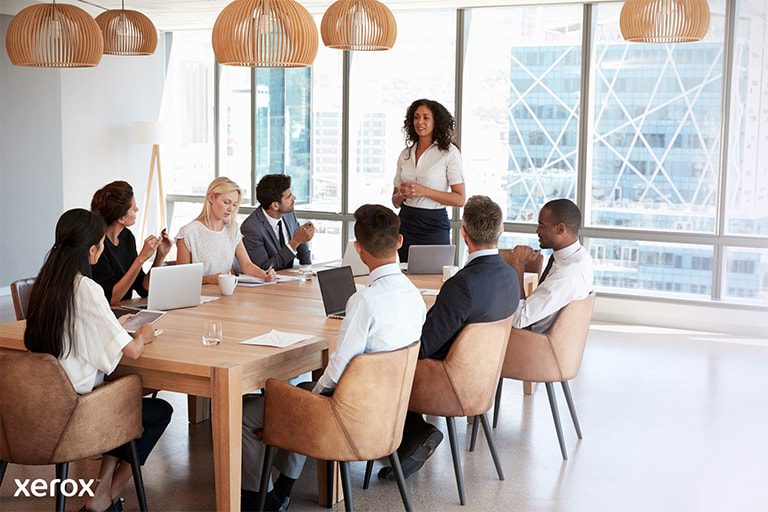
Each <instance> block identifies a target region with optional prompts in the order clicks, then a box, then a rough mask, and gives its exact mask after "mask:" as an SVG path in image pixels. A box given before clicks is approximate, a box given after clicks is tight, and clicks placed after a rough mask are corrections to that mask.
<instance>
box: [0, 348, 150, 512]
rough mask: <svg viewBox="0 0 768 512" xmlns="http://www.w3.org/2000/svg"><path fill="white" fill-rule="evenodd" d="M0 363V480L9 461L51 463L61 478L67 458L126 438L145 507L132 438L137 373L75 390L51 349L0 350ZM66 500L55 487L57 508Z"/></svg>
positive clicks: (138, 428) (135, 434) (137, 424)
mask: <svg viewBox="0 0 768 512" xmlns="http://www.w3.org/2000/svg"><path fill="white" fill-rule="evenodd" d="M0 368H2V372H0V482H2V478H3V476H4V475H5V468H6V467H7V465H8V463H9V462H12V463H14V464H28V465H33V466H39V465H47V464H55V465H56V478H59V479H60V480H65V479H66V478H67V472H68V469H69V462H70V461H75V460H82V459H87V458H89V457H93V456H97V455H101V454H103V453H105V452H107V451H109V450H112V449H114V448H117V447H118V446H122V445H124V444H126V443H130V447H131V449H130V455H131V459H132V460H131V466H132V467H133V480H134V483H135V485H136V494H137V495H138V499H139V506H140V508H141V510H142V511H145V510H147V502H146V497H145V495H144V483H143V480H142V478H141V467H140V466H139V464H138V460H139V457H138V453H137V451H136V443H135V439H137V438H139V437H140V436H141V434H142V431H143V427H142V425H141V378H139V376H138V375H129V376H126V377H122V378H120V379H117V380H115V381H112V382H110V383H109V384H105V385H103V386H101V387H99V388H97V389H95V390H93V391H92V392H90V393H87V394H84V395H78V394H77V393H76V392H75V389H74V388H73V387H72V384H71V383H70V381H69V378H68V377H67V375H66V373H64V370H63V369H62V367H61V364H60V363H59V361H58V360H57V359H56V358H55V357H53V356H51V355H49V354H33V353H31V352H22V351H17V350H0ZM57 491H58V490H57ZM64 500H65V497H64V494H63V493H62V492H57V493H56V510H60V511H63V510H64Z"/></svg>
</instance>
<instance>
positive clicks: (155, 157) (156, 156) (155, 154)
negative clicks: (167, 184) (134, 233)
mask: <svg viewBox="0 0 768 512" xmlns="http://www.w3.org/2000/svg"><path fill="white" fill-rule="evenodd" d="M155 165H157V191H158V195H157V199H158V202H159V203H160V205H159V210H158V211H159V212H160V228H161V229H164V228H165V227H166V226H165V193H163V171H162V169H161V168H160V145H159V144H153V145H152V158H151V159H150V161H149V178H148V179H147V194H146V196H145V197H144V215H143V216H142V218H141V236H140V238H139V242H143V241H144V231H145V229H146V227H147V215H148V214H149V198H150V196H151V195H152V177H153V176H154V174H155Z"/></svg>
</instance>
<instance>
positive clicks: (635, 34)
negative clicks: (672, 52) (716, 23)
mask: <svg viewBox="0 0 768 512" xmlns="http://www.w3.org/2000/svg"><path fill="white" fill-rule="evenodd" d="M709 18H710V12H709V4H708V3H707V0H626V1H625V2H624V6H623V7H622V8H621V17H620V19H619V24H620V25H621V35H622V36H623V37H624V39H625V40H627V41H633V42H638V43H688V42H692V41H701V40H702V39H704V36H706V35H707V30H709Z"/></svg>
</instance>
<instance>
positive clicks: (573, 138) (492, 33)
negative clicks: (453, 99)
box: [461, 5, 582, 223]
mask: <svg viewBox="0 0 768 512" xmlns="http://www.w3.org/2000/svg"><path fill="white" fill-rule="evenodd" d="M581 18H582V7H581V6H580V5H568V6H551V5H550V6H541V7H515V8H493V9H473V10H472V11H470V12H469V13H468V14H467V15H466V16H465V19H466V24H467V25H468V26H469V37H468V39H467V51H466V62H465V65H464V102H463V107H464V110H463V119H462V121H463V122H462V127H461V133H462V146H463V147H462V149H463V151H462V156H463V158H464V167H465V175H466V179H467V187H468V190H469V191H470V192H471V193H472V194H485V195H488V196H490V197H491V198H493V199H494V200H495V201H496V202H498V203H499V204H500V205H502V207H503V208H505V210H506V218H507V219H508V220H510V221H516V222H532V223H536V217H537V214H538V211H539V208H541V206H542V205H543V204H544V203H545V202H547V201H548V200H549V199H553V198H556V197H568V198H570V199H575V197H576V195H575V194H576V191H575V184H576V156H577V135H578V125H579V88H580V86H581Z"/></svg>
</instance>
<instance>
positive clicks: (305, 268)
mask: <svg viewBox="0 0 768 512" xmlns="http://www.w3.org/2000/svg"><path fill="white" fill-rule="evenodd" d="M311 277H312V265H299V280H300V281H301V282H302V283H304V282H306V281H309V279H310V278H311Z"/></svg>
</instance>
